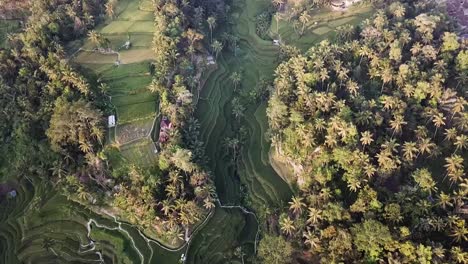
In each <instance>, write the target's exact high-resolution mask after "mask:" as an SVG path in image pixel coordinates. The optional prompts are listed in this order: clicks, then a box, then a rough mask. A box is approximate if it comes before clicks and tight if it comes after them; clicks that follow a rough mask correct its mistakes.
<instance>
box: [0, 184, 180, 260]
mask: <svg viewBox="0 0 468 264" xmlns="http://www.w3.org/2000/svg"><path fill="white" fill-rule="evenodd" d="M51 188H52V187H51V186H49V185H48V184H47V183H45V182H39V181H38V180H34V179H32V180H28V179H24V180H23V181H22V182H19V183H17V184H16V190H17V193H18V195H17V196H16V197H15V198H9V199H8V200H6V201H3V202H2V203H0V210H1V212H2V214H0V242H1V243H0V256H1V259H0V263H8V264H15V263H140V262H141V263H158V264H160V263H163V264H164V263H168V264H169V263H177V261H178V260H179V258H180V255H181V254H182V251H183V249H181V250H179V251H174V252H171V251H167V250H164V249H162V248H160V247H159V246H158V245H157V244H156V243H154V242H151V241H147V240H146V239H145V238H144V237H143V236H142V235H140V234H139V233H138V230H137V229H135V228H133V227H131V226H130V225H128V224H124V223H122V224H118V223H116V222H115V221H114V220H113V219H112V218H103V217H102V216H98V215H96V214H94V213H92V212H91V211H89V210H86V209H85V208H83V207H82V206H81V205H80V204H77V203H75V202H72V201H70V200H67V199H66V198H65V197H64V196H62V195H59V194H58V193H56V192H54V191H51ZM101 261H102V262H101Z"/></svg>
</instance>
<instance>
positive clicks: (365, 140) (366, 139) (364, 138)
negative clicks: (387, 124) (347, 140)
mask: <svg viewBox="0 0 468 264" xmlns="http://www.w3.org/2000/svg"><path fill="white" fill-rule="evenodd" d="M372 137H373V134H372V133H371V132H369V131H364V132H362V134H361V139H360V141H361V143H362V145H363V146H368V145H370V144H371V143H372V142H373V141H374V139H373V138H372Z"/></svg>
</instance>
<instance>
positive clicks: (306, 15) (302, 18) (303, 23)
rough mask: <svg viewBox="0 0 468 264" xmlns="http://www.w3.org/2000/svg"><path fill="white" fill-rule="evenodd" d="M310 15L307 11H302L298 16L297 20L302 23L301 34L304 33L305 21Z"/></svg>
mask: <svg viewBox="0 0 468 264" xmlns="http://www.w3.org/2000/svg"><path fill="white" fill-rule="evenodd" d="M310 18H311V16H310V15H309V14H308V13H307V11H304V12H302V14H301V16H300V17H299V21H300V22H301V23H302V29H301V35H303V34H304V29H305V25H306V23H308V22H309V21H310Z"/></svg>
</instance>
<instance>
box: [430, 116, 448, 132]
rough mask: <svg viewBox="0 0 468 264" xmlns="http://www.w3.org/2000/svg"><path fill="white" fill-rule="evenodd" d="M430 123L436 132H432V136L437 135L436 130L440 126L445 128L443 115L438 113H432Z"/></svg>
mask: <svg viewBox="0 0 468 264" xmlns="http://www.w3.org/2000/svg"><path fill="white" fill-rule="evenodd" d="M432 123H434V126H435V127H436V130H435V132H434V136H435V135H436V134H437V130H438V129H439V128H440V127H441V126H445V117H444V114H443V113H440V112H436V113H434V115H433V116H432Z"/></svg>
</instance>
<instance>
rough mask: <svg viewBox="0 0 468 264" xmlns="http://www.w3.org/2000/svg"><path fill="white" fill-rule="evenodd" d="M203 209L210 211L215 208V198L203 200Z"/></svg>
mask: <svg viewBox="0 0 468 264" xmlns="http://www.w3.org/2000/svg"><path fill="white" fill-rule="evenodd" d="M203 207H205V208H206V209H208V210H209V209H212V208H214V207H215V203H214V202H213V198H211V197H210V196H208V197H206V198H205V199H204V200H203Z"/></svg>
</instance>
